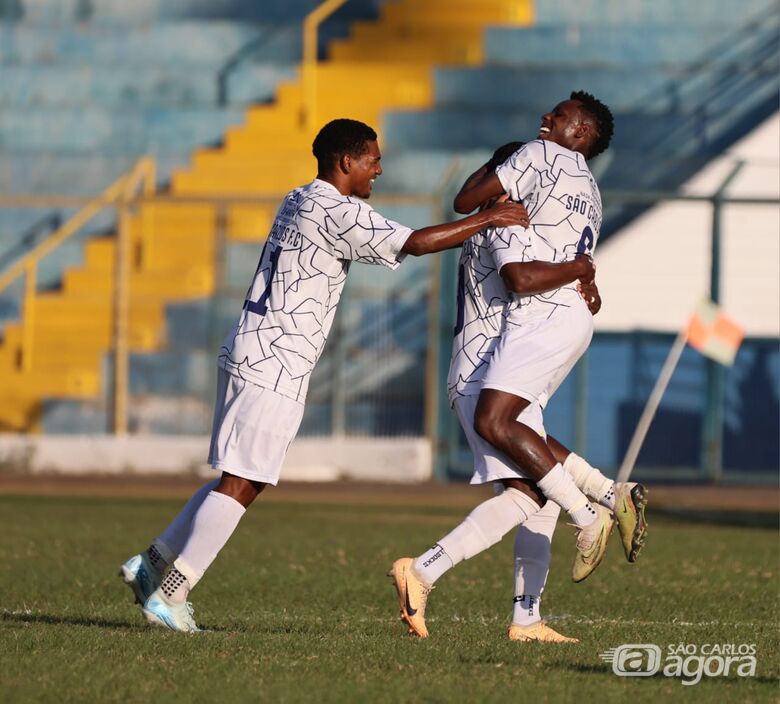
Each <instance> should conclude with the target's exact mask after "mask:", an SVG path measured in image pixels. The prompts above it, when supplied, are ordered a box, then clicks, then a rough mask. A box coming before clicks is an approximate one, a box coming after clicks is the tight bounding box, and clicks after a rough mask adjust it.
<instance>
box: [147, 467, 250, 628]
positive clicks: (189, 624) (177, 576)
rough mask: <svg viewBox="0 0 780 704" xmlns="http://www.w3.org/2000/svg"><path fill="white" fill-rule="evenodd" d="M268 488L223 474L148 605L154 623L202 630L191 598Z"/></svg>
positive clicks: (151, 621) (150, 597)
mask: <svg viewBox="0 0 780 704" xmlns="http://www.w3.org/2000/svg"><path fill="white" fill-rule="evenodd" d="M264 488H265V484H264V483H261V482H256V481H251V480H248V479H245V478H243V477H237V476H235V475H231V474H228V473H227V472H225V473H223V475H222V478H221V480H220V482H219V484H218V485H217V487H216V488H215V489H214V490H213V491H210V492H209V494H208V495H207V496H206V498H205V499H204V500H203V502H202V503H201V505H200V507H199V508H198V510H197V511H196V512H195V515H194V516H193V518H192V526H191V530H190V535H189V537H188V538H187V540H186V542H185V543H184V546H183V547H182V550H181V554H180V555H179V556H178V557H177V558H176V559H175V560H174V562H173V564H172V565H171V568H170V569H169V570H168V572H167V574H166V575H165V577H164V578H163V580H162V583H161V584H160V586H159V587H158V588H157V589H156V590H155V591H154V592H153V593H152V594H151V595H150V596H149V598H148V599H147V600H146V603H145V604H144V614H145V616H146V618H147V620H148V621H149V622H150V623H152V624H154V625H162V626H166V627H167V628H170V629H171V630H176V631H197V630H198V628H197V626H196V625H195V621H194V619H193V618H192V610H191V608H189V607H188V606H187V597H188V596H189V593H190V591H192V589H194V588H195V586H196V585H197V584H198V582H199V581H200V579H201V578H202V577H203V575H204V574H205V572H206V570H207V569H208V568H209V567H210V566H211V563H212V562H214V560H215V559H216V557H217V555H218V554H219V552H220V551H221V550H222V548H223V547H225V545H226V543H227V541H228V540H229V539H230V536H232V535H233V533H234V532H235V530H236V528H237V527H238V524H239V522H240V520H241V518H242V517H243V515H244V513H245V511H246V509H247V508H248V507H249V505H250V504H251V503H252V502H253V501H254V499H255V498H256V497H257V496H258V494H260V492H261V491H262V490H263V489H264Z"/></svg>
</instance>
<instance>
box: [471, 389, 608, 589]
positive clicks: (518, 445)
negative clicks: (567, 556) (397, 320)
mask: <svg viewBox="0 0 780 704" xmlns="http://www.w3.org/2000/svg"><path fill="white" fill-rule="evenodd" d="M529 405H530V401H528V400H527V399H524V398H521V397H519V396H515V395H514V394H510V393H507V392H505V391H499V390H497V389H494V388H483V389H482V392H481V393H480V395H479V401H478V403H477V411H476V417H475V421H474V423H475V425H474V427H475V429H476V431H477V433H479V435H480V436H481V437H482V438H484V439H485V440H486V441H487V442H489V443H490V444H491V445H493V446H494V447H496V448H498V449H499V450H501V451H502V452H504V453H506V454H507V455H508V456H509V457H510V458H511V460H512V461H513V462H514V463H515V464H516V465H517V466H518V467H521V468H522V469H523V471H524V472H526V473H527V474H528V475H530V476H531V477H532V478H534V479H536V484H537V486H538V487H539V489H540V490H541V491H542V492H543V493H544V495H545V496H546V497H547V498H548V499H550V500H551V501H554V502H555V503H557V504H558V505H559V506H560V507H561V508H562V509H564V510H565V511H567V512H568V513H569V515H570V516H571V518H572V521H573V522H574V525H575V526H576V527H577V529H578V534H577V555H576V556H575V560H574V565H573V567H572V579H573V580H574V581H575V582H581V581H582V580H583V579H585V578H586V577H587V576H588V575H589V574H590V573H591V572H593V570H594V569H596V567H597V566H598V565H599V563H600V562H601V560H602V559H603V557H604V554H605V552H606V547H607V540H608V538H609V534H610V532H611V531H612V527H613V525H614V523H613V519H612V515H611V513H610V512H609V511H608V510H607V509H605V508H603V507H602V506H598V505H596V506H594V505H593V504H591V503H590V501H588V498H587V497H586V496H585V494H583V493H582V492H581V491H580V490H579V489H578V488H577V485H576V484H575V483H574V480H573V479H572V477H571V476H570V475H569V474H568V473H567V472H566V471H565V470H564V469H563V466H562V465H561V464H560V463H559V462H557V461H556V459H555V457H554V455H553V454H552V452H551V451H550V449H549V447H548V446H547V443H546V441H545V439H544V438H543V437H542V436H541V435H540V434H539V433H537V432H536V431H534V430H533V429H532V428H530V427H529V426H528V425H526V424H525V423H522V422H520V421H519V420H518V417H519V416H520V414H521V413H523V412H524V411H525V410H526V409H527V408H528V407H529Z"/></svg>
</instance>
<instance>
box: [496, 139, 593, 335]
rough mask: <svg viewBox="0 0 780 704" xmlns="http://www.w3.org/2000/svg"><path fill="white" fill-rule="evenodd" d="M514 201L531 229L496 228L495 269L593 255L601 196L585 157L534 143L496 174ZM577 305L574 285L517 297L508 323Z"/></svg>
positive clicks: (515, 322) (512, 304)
mask: <svg viewBox="0 0 780 704" xmlns="http://www.w3.org/2000/svg"><path fill="white" fill-rule="evenodd" d="M496 175H497V176H498V178H499V180H500V181H501V184H502V186H503V187H504V190H505V191H506V192H507V193H508V194H509V197H510V199H511V200H514V201H518V202H522V203H524V204H525V206H526V209H527V210H528V214H529V216H530V218H531V227H530V228H528V229H527V230H525V229H523V228H521V227H510V228H496V229H494V230H491V231H490V233H489V244H490V249H491V252H492V253H493V257H494V258H495V260H496V266H497V267H498V268H499V269H500V268H501V267H502V266H503V265H504V264H508V263H511V262H525V261H546V262H564V261H569V260H571V259H573V258H574V257H575V256H576V254H577V253H585V254H589V255H590V254H592V253H593V250H594V248H595V246H596V242H597V241H598V235H599V229H600V227H601V219H602V209H601V194H600V193H599V189H598V186H597V185H596V182H595V180H594V179H593V176H592V175H591V173H590V169H589V168H588V166H587V164H586V162H585V158H584V157H583V156H582V154H579V153H578V152H573V151H571V150H569V149H566V148H564V147H561V146H560V145H558V144H555V143H554V142H547V141H543V140H534V141H532V142H528V143H527V144H526V145H525V146H524V147H522V148H521V149H519V150H518V151H517V152H515V153H514V154H513V155H512V156H511V157H510V158H509V159H508V160H507V161H506V162H504V163H503V164H502V165H501V166H499V167H498V168H497V169H496ZM575 301H579V303H578V305H581V304H582V300H581V297H580V296H579V294H578V293H577V288H576V283H572V284H569V285H567V286H562V287H561V288H559V289H556V290H554V291H548V292H547V293H542V294H536V295H533V296H519V295H513V297H512V301H511V303H510V304H509V305H508V307H507V324H509V325H516V324H521V322H522V320H523V319H525V320H528V319H529V318H538V317H544V318H548V317H550V316H551V315H554V314H555V311H556V309H558V308H559V307H564V308H566V307H569V306H571V305H574V304H575Z"/></svg>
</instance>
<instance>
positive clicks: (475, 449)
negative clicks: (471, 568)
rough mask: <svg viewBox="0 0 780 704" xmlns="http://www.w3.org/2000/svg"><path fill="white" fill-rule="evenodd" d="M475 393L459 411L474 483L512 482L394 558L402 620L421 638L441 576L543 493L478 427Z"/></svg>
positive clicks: (522, 516)
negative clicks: (429, 541)
mask: <svg viewBox="0 0 780 704" xmlns="http://www.w3.org/2000/svg"><path fill="white" fill-rule="evenodd" d="M475 406H476V397H474V396H467V397H463V398H460V399H458V401H457V402H456V404H455V412H456V414H457V415H458V419H459V420H460V423H461V426H462V427H463V430H464V433H465V435H466V439H467V441H468V443H469V446H470V447H471V450H472V453H473V455H474V477H473V478H472V483H473V484H484V483H491V482H497V481H503V480H506V481H511V486H510V487H509V488H507V490H506V491H504V492H503V493H501V494H500V495H498V496H494V497H492V498H490V499H487V500H486V501H483V502H482V503H481V504H479V506H477V507H476V508H475V509H474V510H473V511H472V512H471V513H470V514H469V515H468V516H467V517H466V518H465V519H464V520H463V522H462V523H460V524H459V525H458V526H456V527H455V529H454V530H452V531H450V532H449V533H448V534H447V535H445V536H444V537H442V538H441V539H440V540H438V541H437V542H436V543H434V545H433V547H431V548H430V549H428V550H426V551H425V552H424V553H422V554H421V555H418V556H417V557H416V558H412V557H403V558H400V559H398V560H396V561H395V562H394V563H393V567H392V569H391V571H390V573H389V576H391V577H392V578H393V581H394V585H395V588H396V591H397V593H398V599H399V606H400V611H401V619H402V620H403V621H405V622H406V623H407V624H408V625H409V627H410V629H411V631H412V632H413V633H415V634H417V635H419V636H420V637H423V638H424V637H426V636H427V635H428V629H427V626H426V624H425V608H426V605H427V601H428V594H429V593H430V591H431V589H432V588H433V585H434V584H435V583H436V582H437V581H438V580H439V579H440V578H441V577H442V575H443V574H444V573H445V572H447V571H449V570H450V569H452V568H453V567H454V566H455V565H457V564H458V563H459V562H462V561H463V560H467V559H469V558H470V557H473V556H474V555H477V554H479V553H480V552H482V551H483V550H487V548H489V547H490V546H491V545H494V544H495V543H497V542H499V541H500V540H501V538H503V537H504V535H506V534H507V533H508V532H509V531H511V530H512V529H513V528H514V527H515V526H517V525H519V524H520V523H522V522H523V521H525V520H527V519H528V517H529V516H531V515H533V514H534V513H536V511H538V510H539V507H540V505H541V504H542V503H544V497H543V496H542V495H541V494H540V493H539V491H538V490H537V489H536V488H535V487H534V486H533V483H532V482H529V481H526V480H521V479H519V478H518V476H517V473H516V472H515V470H514V468H512V467H511V466H510V465H509V464H508V460H507V458H506V457H504V456H503V455H501V454H500V453H497V452H496V450H495V448H493V447H491V446H490V445H489V444H488V443H486V442H485V441H484V440H482V439H481V438H480V437H479V436H478V435H477V434H476V433H475V432H474V427H473V425H474V408H475Z"/></svg>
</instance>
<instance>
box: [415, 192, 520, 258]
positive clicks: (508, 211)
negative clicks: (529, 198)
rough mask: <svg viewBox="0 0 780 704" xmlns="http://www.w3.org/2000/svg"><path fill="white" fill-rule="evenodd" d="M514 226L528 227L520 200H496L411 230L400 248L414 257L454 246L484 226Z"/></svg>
mask: <svg viewBox="0 0 780 704" xmlns="http://www.w3.org/2000/svg"><path fill="white" fill-rule="evenodd" d="M515 225H520V226H522V227H528V225H529V221H528V212H527V211H526V209H525V206H523V205H522V204H521V203H497V204H496V205H494V206H492V207H490V208H487V209H485V210H482V211H480V212H479V213H474V214H473V215H469V216H468V217H466V218H463V219H462V220H455V221H454V222H446V223H444V224H442V225H431V226H430V227H424V228H422V229H421V230H415V231H414V232H412V234H411V235H409V237H408V238H407V240H406V242H405V243H404V246H403V247H402V248H401V251H402V252H404V253H406V254H411V255H412V256H415V257H419V256H420V255H422V254H432V253H433V252H441V251H443V250H445V249H450V248H451V247H457V246H458V245H459V244H461V243H462V242H464V241H465V240H467V239H468V238H469V237H471V236H472V235H474V234H476V233H477V232H479V231H480V230H484V229H485V228H486V227H512V226H515Z"/></svg>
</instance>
